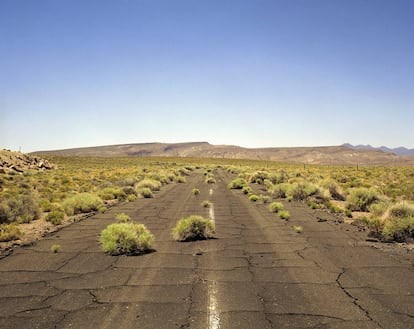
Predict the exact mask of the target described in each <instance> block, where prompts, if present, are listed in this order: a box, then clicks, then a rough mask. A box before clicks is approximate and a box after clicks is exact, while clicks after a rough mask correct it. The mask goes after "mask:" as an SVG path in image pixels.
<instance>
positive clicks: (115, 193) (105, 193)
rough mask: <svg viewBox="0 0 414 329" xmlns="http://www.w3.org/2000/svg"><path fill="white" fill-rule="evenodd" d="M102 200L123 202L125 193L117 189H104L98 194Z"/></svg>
mask: <svg viewBox="0 0 414 329" xmlns="http://www.w3.org/2000/svg"><path fill="white" fill-rule="evenodd" d="M98 196H99V197H100V198H101V199H102V200H115V199H116V200H124V199H125V198H126V193H125V192H124V191H123V190H122V189H121V188H119V187H106V188H104V189H102V190H100V191H99V192H98Z"/></svg>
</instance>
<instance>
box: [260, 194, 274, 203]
mask: <svg viewBox="0 0 414 329" xmlns="http://www.w3.org/2000/svg"><path fill="white" fill-rule="evenodd" d="M260 200H262V202H263V203H269V202H270V200H271V198H270V196H268V195H262V194H261V195H260Z"/></svg>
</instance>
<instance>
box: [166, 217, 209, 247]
mask: <svg viewBox="0 0 414 329" xmlns="http://www.w3.org/2000/svg"><path fill="white" fill-rule="evenodd" d="M214 230H215V223H214V221H212V220H211V219H208V218H204V217H202V216H197V215H192V216H189V217H186V218H182V219H180V220H179V221H178V222H177V224H176V226H175V227H174V228H173V230H172V235H173V237H174V239H175V240H178V241H194V240H204V239H207V238H211V237H212V236H213V234H214Z"/></svg>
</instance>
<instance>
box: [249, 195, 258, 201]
mask: <svg viewBox="0 0 414 329" xmlns="http://www.w3.org/2000/svg"><path fill="white" fill-rule="evenodd" d="M259 199H260V198H259V196H257V195H256V194H252V195H250V196H249V200H250V201H253V202H256V201H257V200H259Z"/></svg>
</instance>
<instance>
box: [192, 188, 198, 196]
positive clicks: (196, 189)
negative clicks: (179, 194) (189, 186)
mask: <svg viewBox="0 0 414 329" xmlns="http://www.w3.org/2000/svg"><path fill="white" fill-rule="evenodd" d="M191 193H193V194H194V195H199V194H200V190H199V189H198V188H193V190H192V191H191Z"/></svg>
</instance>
